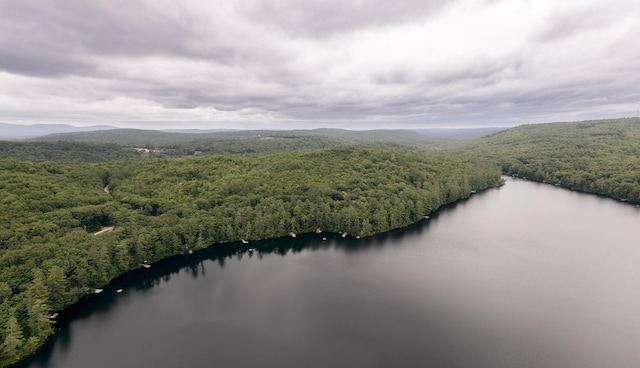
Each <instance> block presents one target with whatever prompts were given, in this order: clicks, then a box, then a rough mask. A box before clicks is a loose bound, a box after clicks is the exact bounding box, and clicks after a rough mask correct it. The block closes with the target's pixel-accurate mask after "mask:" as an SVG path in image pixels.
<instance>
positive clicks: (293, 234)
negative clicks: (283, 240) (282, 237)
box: [289, 231, 298, 238]
mask: <svg viewBox="0 0 640 368" xmlns="http://www.w3.org/2000/svg"><path fill="white" fill-rule="evenodd" d="M289 235H291V237H292V238H295V237H296V236H298V235H296V233H294V232H293V231H292V232H290V233H289Z"/></svg>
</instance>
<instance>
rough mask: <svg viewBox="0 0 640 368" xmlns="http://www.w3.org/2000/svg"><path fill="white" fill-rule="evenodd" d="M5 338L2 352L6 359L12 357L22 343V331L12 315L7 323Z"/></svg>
mask: <svg viewBox="0 0 640 368" xmlns="http://www.w3.org/2000/svg"><path fill="white" fill-rule="evenodd" d="M5 336H6V337H5V339H4V342H3V344H2V352H3V353H4V355H5V356H7V357H13V356H15V355H16V354H17V353H18V348H20V346H21V345H22V342H23V337H22V329H21V328H20V325H19V324H18V320H17V319H16V317H15V316H14V315H13V313H12V315H11V316H10V317H9V321H7V328H6V329H5Z"/></svg>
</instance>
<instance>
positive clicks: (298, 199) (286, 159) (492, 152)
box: [0, 118, 640, 366]
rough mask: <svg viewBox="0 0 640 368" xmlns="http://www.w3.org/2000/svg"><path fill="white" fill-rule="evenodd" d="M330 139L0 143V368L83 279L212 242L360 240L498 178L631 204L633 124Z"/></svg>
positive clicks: (638, 148)
mask: <svg viewBox="0 0 640 368" xmlns="http://www.w3.org/2000/svg"><path fill="white" fill-rule="evenodd" d="M116 133H117V134H122V132H115V133H109V134H111V136H109V137H110V138H109V139H113V134H116ZM338 133H340V132H332V134H333V135H332V136H324V137H323V136H321V135H317V134H307V133H305V134H301V135H299V136H298V135H295V134H289V135H285V134H273V137H271V136H269V137H263V136H258V135H256V134H253V133H251V134H249V133H242V134H241V133H237V134H236V135H235V136H227V137H225V138H224V139H222V138H220V139H217V138H216V139H214V138H211V139H208V140H206V141H199V140H197V139H196V140H194V139H191V140H188V139H187V138H186V136H180V137H182V138H181V139H184V140H185V141H184V142H182V143H180V142H170V141H168V140H167V139H168V138H167V137H169V136H168V135H166V134H162V135H160V136H159V137H157V138H155V139H156V143H157V144H156V145H153V144H148V145H143V147H144V148H147V149H148V150H149V151H148V152H140V151H136V150H134V149H133V146H126V145H118V144H115V143H113V142H109V141H104V142H99V141H98V142H73V141H57V142H0V208H1V209H2V211H1V212H0V220H1V221H0V344H2V345H1V346H0V366H4V365H7V364H9V363H11V362H15V361H17V360H19V359H21V358H23V357H25V356H27V355H29V354H31V353H33V352H35V351H36V350H37V349H38V348H39V347H40V346H41V345H42V344H43V343H44V341H45V340H46V339H47V337H48V336H49V335H50V334H51V333H52V331H53V326H54V319H50V318H49V317H50V315H51V314H53V313H55V312H57V311H60V310H61V309H63V308H65V307H67V306H69V305H71V304H73V303H75V302H76V301H77V300H79V299H80V298H82V297H84V296H86V295H88V293H90V292H91V291H92V290H94V289H95V288H99V287H102V286H103V285H105V284H107V283H108V282H109V281H110V280H113V279H114V278H115V277H117V276H119V275H122V274H124V273H126V272H128V271H130V270H133V269H136V268H139V267H141V265H147V264H151V263H153V262H155V261H157V260H160V259H163V258H166V257H169V256H171V255H174V254H180V253H184V252H189V251H192V250H196V249H201V248H204V247H208V246H211V245H214V244H217V243H224V242H236V241H240V240H241V239H242V240H244V241H254V240H258V239H266V238H277V237H281V236H287V235H288V234H290V233H308V232H314V231H316V230H317V229H320V230H322V231H324V232H332V233H347V234H349V235H350V236H358V237H365V236H370V235H374V234H378V233H381V232H385V231H389V230H391V229H396V228H401V227H405V226H408V225H410V224H412V223H415V222H417V221H419V220H420V219H422V218H423V216H425V215H428V214H430V213H432V212H433V211H435V210H437V209H438V208H440V207H441V206H442V205H444V204H447V203H452V202H455V201H457V200H459V199H462V198H466V197H468V196H470V195H471V194H472V193H474V192H476V191H480V190H483V189H486V188H489V187H493V186H497V185H501V183H502V180H501V178H500V175H501V173H505V174H509V175H515V176H518V177H526V178H528V179H530V180H535V181H539V182H546V183H549V184H553V185H558V186H562V187H566V188H571V189H574V190H580V191H584V192H588V193H593V194H598V195H603V196H607V197H611V198H615V199H618V200H622V201H625V202H630V203H636V204H639V203H640V119H638V118H629V119H617V120H602V121H583V122H571V123H551V124H534V125H523V126H519V127H516V128H512V129H508V130H505V131H501V132H497V133H493V134H489V135H487V136H484V137H481V138H477V139H473V140H469V141H466V142H462V143H456V144H451V145H449V146H446V145H438V146H437V147H436V148H434V146H431V145H429V143H427V142H426V141H425V140H424V138H422V137H418V138H415V139H413V140H411V139H409V138H407V134H406V132H403V131H399V132H395V133H393V134H392V135H393V137H395V138H394V139H395V140H394V139H391V138H390V137H387V138H385V139H381V137H383V136H384V134H383V133H381V132H373V133H358V134H357V135H354V136H352V137H351V138H350V139H344V138H341V137H339V135H338ZM106 134H107V133H100V135H98V136H103V135H105V136H106ZM243 134H245V135H243ZM85 136H89V135H88V134H84V135H82V137H85ZM74 137H75V136H74ZM116 137H117V136H116ZM141 137H142V136H136V137H133V138H132V140H131V142H130V143H132V144H133V143H136V144H137V143H141V142H139V141H137V140H138V139H142V138H141ZM134 138H135V140H134ZM101 230H104V232H100V231H101Z"/></svg>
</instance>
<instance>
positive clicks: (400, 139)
mask: <svg viewBox="0 0 640 368" xmlns="http://www.w3.org/2000/svg"><path fill="white" fill-rule="evenodd" d="M504 129H505V128H477V129H474V128H470V129H421V130H408V129H377V130H363V131H356V130H345V129H328V128H321V129H310V130H199V129H183V130H162V131H160V130H143V129H111V130H100V131H97V130H96V131H80V132H78V131H77V132H70V133H57V134H50V135H47V136H39V137H36V138H34V139H33V140H36V141H43V142H52V141H69V142H99V143H118V144H122V145H130V146H159V145H166V144H180V143H187V142H194V141H215V140H236V139H248V138H252V139H256V138H267V137H272V138H277V137H280V138H294V137H309V136H322V137H326V138H331V139H337V140H339V141H341V142H342V143H355V142H357V143H360V144H361V143H363V142H392V143H403V144H415V143H421V144H424V143H427V144H437V143H446V142H449V141H459V140H465V139H472V138H477V137H480V136H483V135H487V134H491V133H495V132H498V131H500V130H504ZM416 133H417V134H416Z"/></svg>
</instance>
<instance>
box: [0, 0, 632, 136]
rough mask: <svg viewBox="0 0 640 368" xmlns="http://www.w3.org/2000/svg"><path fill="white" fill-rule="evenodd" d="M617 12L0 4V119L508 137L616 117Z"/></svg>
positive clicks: (503, 5)
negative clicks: (500, 130)
mask: <svg viewBox="0 0 640 368" xmlns="http://www.w3.org/2000/svg"><path fill="white" fill-rule="evenodd" d="M639 17H640V9H639V5H637V4H636V2H634V1H631V0H614V1H606V2H605V1H604V0H593V1H590V2H586V1H577V0H576V1H567V2H562V3H556V2H552V1H550V0H549V1H544V0H540V1H536V2H529V1H526V0H516V1H484V2H477V1H471V0H455V1H440V0H433V1H416V0H401V1H395V2H393V3H389V2H388V1H383V0H370V1H337V0H335V1H334V0H330V1H322V2H317V1H293V0H281V1H274V0H262V1H258V0H243V1H231V0H229V1H225V0H220V1H217V2H215V3H213V2H208V1H198V0H189V1H183V2H180V3H178V2H173V1H168V0H167V1H159V0H155V1H152V0H148V1H145V0H130V1H117V2H114V1H74V0H60V1H55V2H54V1H36V0H4V1H2V2H0V85H2V88H0V121H3V122H25V123H37V122H47V121H51V122H67V123H74V124H93V123H110V124H114V125H121V126H132V125H138V126H145V125H146V124H153V123H154V122H163V124H176V122H183V124H186V125H190V126H197V127H207V126H216V127H230V128H233V127H239V126H242V127H247V126H256V127H296V126H295V125H296V124H298V125H297V126H298V127H312V126H321V125H324V126H345V123H348V124H349V126H351V127H367V126H371V127H381V126H382V127H384V126H387V127H395V126H428V125H432V126H443V125H459V126H465V125H478V124H484V125H513V124H518V123H526V122H535V121H550V120H562V119H566V120H571V119H582V118H604V117H617V116H629V115H632V114H634V112H635V110H636V109H637V108H638V104H640V92H638V89H637V88H636V87H635V86H637V85H638V82H640V76H639V73H637V71H638V70H640V47H639V46H637V42H636V38H637V34H640V25H639V24H638V22H637V19H638V18H639Z"/></svg>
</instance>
